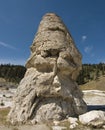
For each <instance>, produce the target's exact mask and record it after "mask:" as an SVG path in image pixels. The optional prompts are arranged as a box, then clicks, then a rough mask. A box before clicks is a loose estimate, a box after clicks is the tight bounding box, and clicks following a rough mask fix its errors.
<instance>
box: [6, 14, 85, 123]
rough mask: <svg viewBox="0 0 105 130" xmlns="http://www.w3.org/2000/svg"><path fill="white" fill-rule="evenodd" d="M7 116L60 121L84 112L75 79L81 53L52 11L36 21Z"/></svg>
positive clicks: (25, 120)
mask: <svg viewBox="0 0 105 130" xmlns="http://www.w3.org/2000/svg"><path fill="white" fill-rule="evenodd" d="M26 67H27V72H26V74H25V76H24V78H23V79H22V80H21V82H20V85H19V86H18V89H17V92H16V94H15V96H14V99H13V101H14V102H13V106H12V109H11V111H10V113H9V116H8V119H9V120H10V121H11V122H12V123H16V122H21V123H26V122H27V121H28V122H29V121H30V122H31V123H33V124H34V123H36V122H46V121H49V120H61V119H65V118H66V117H68V116H75V115H80V114H83V113H84V112H86V109H87V106H86V104H85V102H84V101H83V99H82V97H83V94H82V92H81V91H80V90H79V88H78V85H77V84H76V82H75V79H76V77H77V76H78V74H79V71H80V69H81V54H80V52H79V51H78V49H77V48H76V46H75V44H74V41H73V39H72V37H71V35H70V33H69V32H68V30H67V28H66V27H65V25H64V24H63V22H62V20H61V19H60V18H59V17H58V16H57V15H55V14H53V13H49V14H46V15H45V16H44V17H43V19H42V21H41V22H40V25H39V28H38V32H37V33H36V36H35V39H34V41H33V44H32V46H31V56H30V58H29V59H28V61H27V63H26Z"/></svg>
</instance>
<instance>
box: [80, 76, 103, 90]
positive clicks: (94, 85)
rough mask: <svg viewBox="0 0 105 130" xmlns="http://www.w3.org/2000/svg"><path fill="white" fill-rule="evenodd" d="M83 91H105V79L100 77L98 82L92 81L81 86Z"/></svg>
mask: <svg viewBox="0 0 105 130" xmlns="http://www.w3.org/2000/svg"><path fill="white" fill-rule="evenodd" d="M80 88H81V89H82V90H101V91H105V77H103V76H102V77H100V78H98V79H97V80H93V81H90V82H88V83H86V84H83V85H81V86H80Z"/></svg>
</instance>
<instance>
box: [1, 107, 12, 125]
mask: <svg viewBox="0 0 105 130" xmlns="http://www.w3.org/2000/svg"><path fill="white" fill-rule="evenodd" d="M9 111H10V108H2V109H0V125H1V124H3V125H6V124H7V121H6V119H7V115H8V113H9Z"/></svg>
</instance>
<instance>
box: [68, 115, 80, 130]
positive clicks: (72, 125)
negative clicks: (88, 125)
mask: <svg viewBox="0 0 105 130" xmlns="http://www.w3.org/2000/svg"><path fill="white" fill-rule="evenodd" d="M68 121H69V122H70V129H74V128H75V127H77V126H78V119H77V118H73V117H69V118H68Z"/></svg>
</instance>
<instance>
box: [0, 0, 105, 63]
mask: <svg viewBox="0 0 105 130" xmlns="http://www.w3.org/2000/svg"><path fill="white" fill-rule="evenodd" d="M47 12H54V13H56V14H57V15H59V16H60V17H61V18H62V20H63V21H64V23H65V25H66V26H67V27H68V29H69V31H70V33H71V35H72V37H73V39H74V41H75V44H76V46H77V47H78V49H79V50H80V52H81V53H82V56H83V58H82V62H83V63H99V62H105V0H0V63H11V64H22V65H24V64H25V62H26V60H27V59H28V58H29V56H30V49H29V47H30V46H31V44H32V41H33V39H34V36H35V33H36V31H37V28H38V25H39V22H40V20H41V18H42V16H43V15H44V14H45V13H47Z"/></svg>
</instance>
